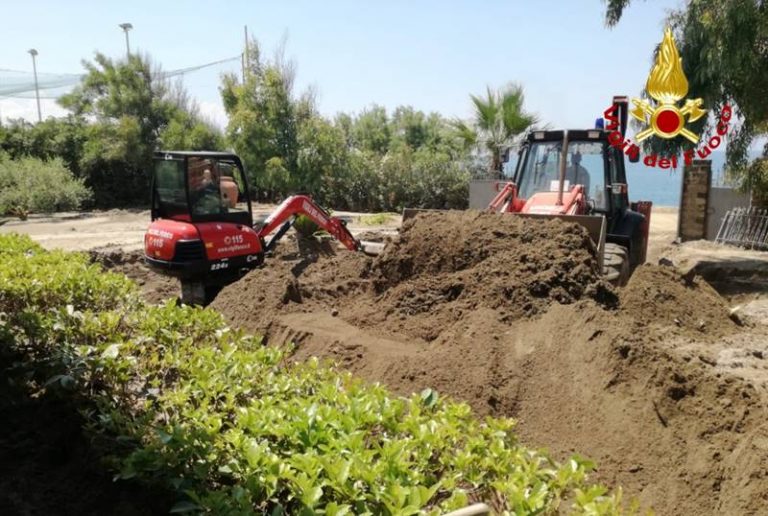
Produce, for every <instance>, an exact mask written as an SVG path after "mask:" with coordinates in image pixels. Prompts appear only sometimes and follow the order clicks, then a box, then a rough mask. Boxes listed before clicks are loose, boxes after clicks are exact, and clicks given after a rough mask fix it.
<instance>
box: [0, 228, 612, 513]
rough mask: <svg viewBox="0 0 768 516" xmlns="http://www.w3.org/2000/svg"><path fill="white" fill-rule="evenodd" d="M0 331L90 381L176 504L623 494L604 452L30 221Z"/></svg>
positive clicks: (51, 373) (603, 508)
mask: <svg viewBox="0 0 768 516" xmlns="http://www.w3.org/2000/svg"><path fill="white" fill-rule="evenodd" d="M0 342H2V345H4V346H9V347H11V348H13V351H14V352H16V353H21V354H23V355H24V356H25V357H26V360H27V361H28V362H29V363H33V364H34V365H35V367H36V370H37V374H36V377H35V378H33V379H32V380H33V383H36V384H37V385H38V386H39V388H44V389H60V390H62V391H63V392H64V391H66V392H69V391H72V392H74V393H78V394H79V395H80V396H81V397H83V399H85V400H86V403H87V408H88V410H87V413H88V414H90V419H89V430H90V431H91V432H93V433H94V434H95V435H98V436H99V437H100V439H101V440H103V441H106V442H111V443H112V445H111V447H110V448H111V449H112V450H114V455H113V457H112V464H113V466H114V467H115V469H116V470H117V472H118V473H117V477H118V478H122V479H127V478H137V479H139V480H143V481H146V482H150V483H153V484H156V485H157V484H159V485H162V486H165V487H166V488H170V489H172V490H173V491H175V492H177V493H178V496H179V501H178V503H177V504H176V505H175V507H174V511H175V512H187V511H188V512H198V511H205V512H210V513H214V514H252V513H269V514H327V515H341V514H392V515H394V514H417V513H430V514H440V513H444V512H446V511H448V510H451V509H456V508H460V507H463V506H465V505H467V504H468V503H470V502H474V501H484V502H486V503H489V504H491V505H492V506H493V507H494V509H495V510H497V511H499V512H505V511H508V512H511V513H517V514H531V513H551V512H556V511H558V510H567V509H570V510H571V511H573V512H576V513H589V514H614V513H616V512H618V504H619V500H618V498H619V495H617V494H613V495H612V494H608V493H607V492H606V490H605V489H604V488H602V487H600V486H597V485H592V484H590V483H589V482H588V480H587V474H588V472H589V470H590V469H591V467H592V465H591V464H590V463H589V462H588V461H586V460H583V459H580V458H578V457H574V458H572V459H570V460H568V461H567V462H566V463H564V464H558V463H555V462H554V461H553V460H551V459H550V458H549V457H548V456H547V455H546V454H545V453H543V452H539V451H533V450H530V449H527V448H525V447H523V446H521V445H520V443H519V442H518V441H517V439H516V437H515V434H514V433H513V428H514V423H513V421H512V420H508V419H493V418H487V419H485V420H482V421H481V420H478V419H477V418H475V417H474V416H473V415H472V414H471V412H470V409H469V408H468V407H467V406H466V405H465V404H461V403H455V402H452V401H449V400H444V399H442V398H440V397H439V396H438V395H437V394H436V393H435V392H433V391H431V390H427V391H425V392H423V393H421V394H418V395H413V396H411V397H410V398H397V397H393V396H391V395H390V394H388V393H387V391H386V390H385V389H384V388H383V387H381V386H378V385H367V384H364V383H362V382H360V381H359V380H357V379H355V378H353V377H352V376H350V375H349V374H344V373H340V372H337V371H335V370H334V369H332V368H330V367H327V366H325V365H323V364H319V363H318V362H317V361H310V362H306V363H292V362H291V360H290V350H288V349H277V348H274V347H266V346H263V345H262V344H261V342H260V340H259V339H258V338H255V337H252V336H248V335H245V334H243V333H241V332H239V331H235V330H233V329H230V328H228V327H226V325H225V324H224V322H223V320H222V318H221V316H220V315H219V314H217V313H215V312H214V311H212V310H208V309H199V308H191V307H185V306H176V305H175V304H174V303H168V304H166V305H164V306H146V305H144V304H143V303H142V302H141V301H140V299H139V297H138V293H137V289H136V287H135V285H133V283H132V282H130V281H129V280H127V279H126V278H125V277H124V276H121V275H115V274H110V273H103V272H101V271H100V269H99V268H98V266H95V265H91V264H89V262H88V260H87V258H86V257H85V256H83V255H79V254H65V253H61V252H45V251H43V250H42V249H40V248H39V247H38V246H37V245H35V244H34V243H32V242H31V241H30V240H29V239H28V238H26V237H19V236H2V235H0Z"/></svg>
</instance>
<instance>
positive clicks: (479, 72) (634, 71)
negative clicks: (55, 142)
mask: <svg viewBox="0 0 768 516" xmlns="http://www.w3.org/2000/svg"><path fill="white" fill-rule="evenodd" d="M4 4H5V5H4V6H3V9H2V11H3V30H2V32H0V48H2V49H3V50H2V53H0V56H1V58H0V68H7V69H15V70H30V69H31V62H30V56H29V54H27V50H28V49H29V48H32V47H34V48H36V49H37V50H38V51H39V56H38V70H39V71H40V72H60V73H63V72H80V71H82V66H81V64H80V61H81V59H84V58H86V59H87V58H90V57H92V56H93V53H94V51H96V50H99V51H101V52H103V53H105V54H107V55H110V56H115V57H118V56H122V55H123V54H124V52H125V42H124V38H123V34H122V30H121V29H119V28H118V27H117V25H118V24H119V23H121V22H130V23H132V24H133V26H134V29H133V31H131V33H130V38H131V48H132V50H136V49H138V50H139V51H143V52H149V53H150V54H151V55H152V56H153V58H154V59H155V60H156V61H158V62H160V63H161V64H162V65H163V67H164V68H165V69H177V68H183V67H187V66H192V65H196V64H200V63H205V62H210V61H215V60H218V59H222V58H226V57H230V56H233V55H237V54H238V53H239V52H241V49H242V44H243V25H246V24H247V25H248V28H249V31H250V32H251V34H252V35H254V36H255V37H257V38H258V39H259V41H260V42H261V44H262V46H263V47H264V51H265V53H266V54H268V55H271V54H272V53H273V52H274V51H275V49H276V48H277V47H278V46H279V45H280V42H281V41H282V40H283V39H284V38H287V43H286V47H285V48H286V52H285V54H286V56H287V57H288V58H291V59H293V60H294V61H295V62H296V64H297V66H298V76H297V87H298V89H299V90H302V89H304V88H306V87H308V86H313V87H314V88H315V89H316V91H317V93H318V97H317V98H318V104H319V109H320V111H321V112H322V113H323V114H326V115H333V114H335V113H336V112H339V111H353V112H358V111H360V110H362V109H364V108H366V107H367V106H369V105H371V104H372V103H378V104H381V105H384V106H386V107H387V108H393V107H395V106H397V105H400V104H407V105H412V106H414V107H415V108H418V109H422V110H425V111H438V112H440V113H443V114H444V115H447V116H459V117H466V116H469V114H470V113H471V106H470V103H469V94H470V93H482V92H483V91H484V90H485V87H486V85H490V86H492V87H498V86H501V85H503V84H505V83H507V82H510V81H516V82H520V83H522V84H523V85H524V87H525V91H526V105H527V107H528V109H529V110H530V111H532V112H534V113H536V114H538V115H539V117H540V118H541V119H542V120H543V121H545V122H548V123H550V124H552V125H553V126H558V127H585V126H590V125H591V124H592V123H593V121H594V119H595V118H596V117H598V116H599V115H600V114H601V113H602V111H603V110H604V109H605V107H606V106H607V105H608V104H609V103H610V99H611V96H612V95H614V94H628V95H637V94H639V92H640V91H641V90H642V89H643V87H644V86H645V80H646V77H647V74H648V71H649V68H650V59H651V58H650V55H651V52H652V50H653V48H654V46H655V45H656V44H658V42H659V41H661V38H662V35H663V34H662V33H663V20H664V18H665V16H666V13H667V11H668V10H669V9H671V8H675V7H677V6H678V5H679V4H680V2H679V1H678V0H659V1H653V0H651V1H643V0H635V1H634V2H633V4H632V5H631V7H630V8H629V9H628V10H627V12H626V13H625V16H624V18H623V19H622V21H621V23H620V24H619V25H618V26H617V27H615V28H613V29H607V28H606V27H605V26H604V23H603V19H604V8H605V6H604V3H603V2H602V1H601V0H572V1H565V0H562V1H540V2H539V1H529V2H520V1H511V0H507V1H490V0H488V1H473V2H470V1H468V0H467V1H449V0H443V1H442V2H438V1H432V0H421V1H416V0H412V1H403V0H389V1H386V2H385V1H378V2H362V1H357V2H353V1H333V0H327V1H323V2H320V1H314V2H311V1H303V0H301V1H300V0H293V1H283V2H277V1H273V2H268V1H253V0H252V1H230V2H217V3H214V2H201V1H190V2H170V1H167V2H166V1H157V0H156V1H154V2H148V1H141V0H134V1H131V2H129V1H122V2H113V1H104V0H102V1H100V2H96V1H70V2H61V1H34V0H31V1H26V2H4ZM227 70H232V71H237V70H239V64H237V63H232V64H229V65H224V66H219V67H216V68H214V69H209V70H206V71H202V72H197V73H193V74H189V75H187V76H185V79H184V84H185V85H186V87H187V89H188V90H189V92H190V93H191V94H192V96H193V97H195V98H196V99H197V100H198V101H199V103H200V105H201V107H202V109H203V111H204V112H205V113H207V114H208V115H209V116H211V117H212V118H214V119H215V120H217V122H218V123H219V124H223V123H224V121H225V118H224V116H223V109H222V108H221V106H220V104H221V102H220V99H219V96H218V89H217V88H218V84H219V74H220V73H222V72H224V71H227ZM0 80H2V74H0ZM58 113H60V110H57V109H56V108H55V107H54V106H53V103H52V101H46V102H44V103H43V115H44V116H46V115H55V114H58ZM34 114H35V108H34V101H28V100H21V99H0V115H1V116H2V117H4V118H6V117H10V116H25V117H28V118H33V116H34Z"/></svg>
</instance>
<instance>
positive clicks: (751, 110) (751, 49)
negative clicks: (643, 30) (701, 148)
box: [606, 0, 768, 197]
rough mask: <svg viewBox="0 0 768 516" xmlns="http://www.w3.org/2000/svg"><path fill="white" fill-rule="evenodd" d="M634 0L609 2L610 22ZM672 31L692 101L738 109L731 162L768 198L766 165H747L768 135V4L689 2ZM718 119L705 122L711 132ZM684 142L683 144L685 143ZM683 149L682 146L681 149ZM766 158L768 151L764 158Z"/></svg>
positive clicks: (675, 15) (751, 0) (671, 20)
mask: <svg viewBox="0 0 768 516" xmlns="http://www.w3.org/2000/svg"><path fill="white" fill-rule="evenodd" d="M629 3H630V0H608V1H607V7H606V23H607V24H608V25H609V26H614V25H616V24H617V23H618V22H619V20H620V19H621V16H622V14H623V12H624V9H625V8H626V7H627V6H628V5H629ZM667 22H668V24H669V25H670V26H671V27H672V29H673V31H674V34H675V39H676V41H677V44H678V48H679V50H680V56H681V58H682V61H683V69H684V72H685V74H686V76H687V78H688V83H689V93H688V96H689V97H693V98H696V97H701V98H702V99H703V100H704V105H705V106H707V107H708V108H709V109H710V110H713V111H714V112H717V111H719V110H720V108H721V107H722V106H723V105H724V104H725V103H729V104H731V105H732V106H736V113H737V114H738V116H739V122H740V123H738V124H736V127H735V128H734V129H733V130H732V131H733V132H731V133H729V140H728V149H727V150H728V164H729V166H730V168H731V172H733V173H734V174H735V175H736V176H737V178H738V179H740V180H741V182H742V185H743V186H745V187H748V188H749V187H751V188H753V189H754V191H755V193H757V194H758V195H759V196H763V197H768V175H767V174H766V171H767V170H768V167H767V166H766V164H765V163H764V162H763V161H762V160H758V161H756V162H753V163H751V164H749V163H748V161H749V160H748V150H749V147H750V145H751V144H752V142H753V141H754V139H755V138H756V137H757V136H759V135H764V134H766V133H767V132H768V96H766V95H765V92H766V91H768V4H766V2H763V1H762V0H690V1H689V2H687V3H686V5H685V7H683V8H680V9H678V10H675V11H672V12H671V13H670V15H669V17H668V20H667ZM713 123H714V124H717V120H716V118H711V119H710V120H703V121H702V126H703V128H704V129H705V130H707V131H712V129H713V128H712V125H713ZM681 143H682V142H681ZM679 149H680V145H678V147H677V150H679ZM766 158H768V147H766V148H765V149H764V150H763V160H764V159H766Z"/></svg>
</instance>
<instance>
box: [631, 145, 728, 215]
mask: <svg viewBox="0 0 768 516" xmlns="http://www.w3.org/2000/svg"><path fill="white" fill-rule="evenodd" d="M709 159H711V160H712V184H713V185H723V184H725V183H724V176H725V152H721V151H717V152H713V153H712V154H710V156H709ZM678 161H679V160H678ZM625 164H626V167H627V183H628V185H629V199H630V200H631V201H653V204H654V206H675V207H677V206H679V205H680V194H681V191H682V179H683V168H682V166H678V168H677V169H661V168H658V167H648V166H646V165H644V164H643V163H642V161H641V162H639V163H630V162H629V160H625Z"/></svg>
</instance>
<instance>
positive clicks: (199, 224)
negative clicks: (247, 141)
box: [144, 151, 375, 305]
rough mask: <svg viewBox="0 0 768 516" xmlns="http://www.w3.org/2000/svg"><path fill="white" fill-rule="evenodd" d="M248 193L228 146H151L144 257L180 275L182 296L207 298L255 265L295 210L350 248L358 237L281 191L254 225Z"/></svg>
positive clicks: (358, 246)
mask: <svg viewBox="0 0 768 516" xmlns="http://www.w3.org/2000/svg"><path fill="white" fill-rule="evenodd" d="M250 199H251V198H250V194H249V191H248V181H247V178H246V175H245V173H244V170H243V164H242V162H241V161H240V158H238V157H237V156H236V155H234V154H230V153H220V152H177V151H169V152H158V153H156V154H155V166H154V176H153V181H152V223H151V224H150V225H149V229H148V230H147V232H146V234H145V235H144V254H145V257H144V259H145V262H146V263H147V264H148V265H149V266H150V267H152V268H153V269H154V270H155V271H157V272H160V273H162V274H166V275H171V276H175V277H178V278H179V279H180V281H181V301H182V302H183V303H187V304H198V305H205V304H208V303H209V302H211V301H212V300H213V298H214V297H215V296H216V294H217V293H218V292H219V290H221V288H222V287H224V286H225V285H227V284H229V283H232V282H234V281H237V280H238V279H239V278H240V277H241V276H242V275H243V274H245V273H246V272H248V271H249V270H251V269H253V268H255V267H257V266H259V265H261V263H262V262H263V261H264V257H265V254H267V253H268V252H269V251H271V250H272V249H273V248H274V247H275V245H276V244H277V242H278V241H279V240H280V238H281V237H282V236H283V235H285V233H286V232H287V231H288V230H289V229H290V227H291V226H292V225H293V223H294V221H295V220H296V217H297V216H298V215H306V216H307V217H309V218H310V219H311V220H312V221H314V222H315V223H316V224H317V225H318V226H319V227H321V228H322V229H324V230H325V231H327V232H328V233H329V234H330V235H331V236H333V237H334V238H335V239H336V240H338V241H339V242H341V243H342V244H343V245H344V246H346V247H347V248H348V249H350V250H351V251H359V250H363V247H364V245H366V244H365V243H363V242H360V241H358V240H356V239H355V238H354V237H353V236H352V234H351V233H350V232H349V230H348V229H347V228H346V225H345V223H344V221H343V220H341V219H339V218H337V217H332V216H331V215H329V214H328V213H327V212H326V211H325V210H323V209H322V208H321V207H320V206H318V205H317V204H316V203H315V202H313V201H312V198H311V197H309V196H306V195H293V196H291V197H288V198H287V199H285V201H283V203H282V204H280V206H278V207H277V209H276V210H275V211H274V212H273V213H272V214H271V215H269V217H267V219H266V220H265V221H264V222H263V223H262V224H259V225H257V226H254V224H253V214H252V211H251V200H250ZM273 233H274V234H273ZM269 235H271V236H269ZM372 247H373V246H372ZM371 252H375V249H372V250H371Z"/></svg>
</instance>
